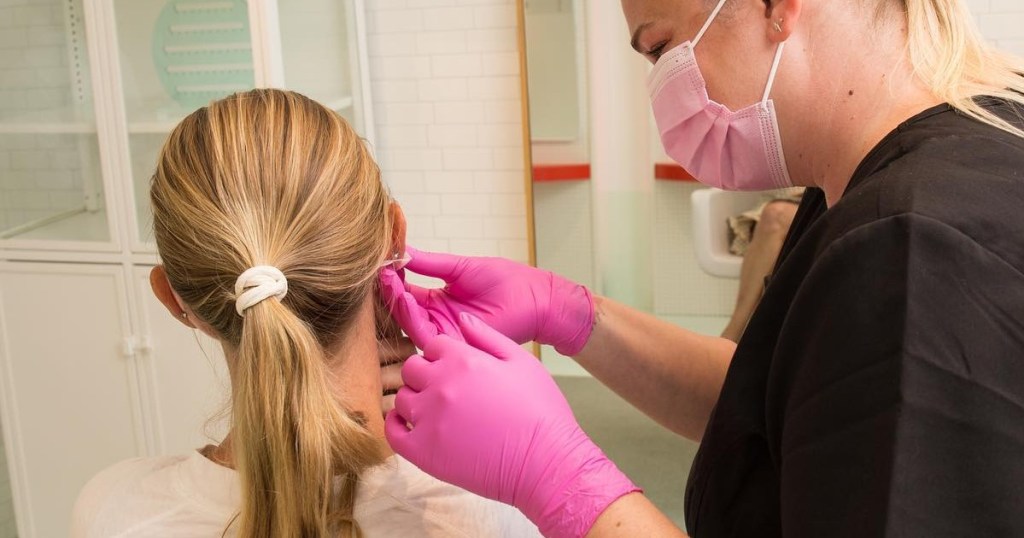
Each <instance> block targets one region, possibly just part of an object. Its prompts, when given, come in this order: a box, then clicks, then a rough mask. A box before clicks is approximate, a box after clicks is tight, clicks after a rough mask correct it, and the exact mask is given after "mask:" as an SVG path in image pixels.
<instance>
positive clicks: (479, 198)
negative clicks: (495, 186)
mask: <svg viewBox="0 0 1024 538" xmlns="http://www.w3.org/2000/svg"><path fill="white" fill-rule="evenodd" d="M441 214H442V215H451V216H457V215H461V216H479V217H483V216H486V215H489V214H491V197H490V195H488V194H445V195H444V197H443V198H441Z"/></svg>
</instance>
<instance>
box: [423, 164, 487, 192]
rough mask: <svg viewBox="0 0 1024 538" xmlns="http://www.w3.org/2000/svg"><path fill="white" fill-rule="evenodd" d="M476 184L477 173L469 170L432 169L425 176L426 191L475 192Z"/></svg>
mask: <svg viewBox="0 0 1024 538" xmlns="http://www.w3.org/2000/svg"><path fill="white" fill-rule="evenodd" d="M475 186H476V177H475V174H474V172H472V171H468V170H444V171H431V172H429V173H427V174H426V175H425V177H424V190H425V191H426V192H436V193H442V194H448V193H455V194H457V193H470V192H474V190H475V188H474V187H475Z"/></svg>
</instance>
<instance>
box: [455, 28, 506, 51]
mask: <svg viewBox="0 0 1024 538" xmlns="http://www.w3.org/2000/svg"><path fill="white" fill-rule="evenodd" d="M466 44H467V46H468V47H469V48H470V50H474V51H477V52H515V53H516V54H518V50H519V41H518V37H517V35H516V29H515V28H514V27H510V28H487V29H485V30H467V31H466Z"/></svg>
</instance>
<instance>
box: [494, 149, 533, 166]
mask: <svg viewBox="0 0 1024 538" xmlns="http://www.w3.org/2000/svg"><path fill="white" fill-rule="evenodd" d="M525 168H526V154H525V153H524V152H523V149H522V147H518V148H514V147H510V148H494V169H495V170H524V169H525Z"/></svg>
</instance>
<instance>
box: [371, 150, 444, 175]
mask: <svg viewBox="0 0 1024 538" xmlns="http://www.w3.org/2000/svg"><path fill="white" fill-rule="evenodd" d="M381 153H382V158H381V160H380V167H381V169H382V170H387V171H392V170H397V171H408V170H440V169H441V151H440V150H428V149H388V150H386V152H385V151H384V150H383V149H382V150H381Z"/></svg>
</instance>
